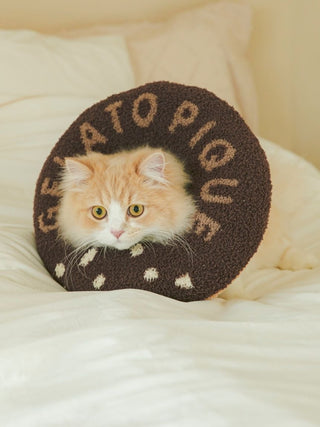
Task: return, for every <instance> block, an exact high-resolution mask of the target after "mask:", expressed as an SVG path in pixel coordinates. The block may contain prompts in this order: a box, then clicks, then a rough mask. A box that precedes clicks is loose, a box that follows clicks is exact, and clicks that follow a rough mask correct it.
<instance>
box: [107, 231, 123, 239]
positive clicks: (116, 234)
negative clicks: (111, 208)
mask: <svg viewBox="0 0 320 427" xmlns="http://www.w3.org/2000/svg"><path fill="white" fill-rule="evenodd" d="M110 231H111V233H112V234H113V235H114V236H115V237H116V238H117V239H119V237H120V236H121V235H122V234H123V233H124V230H110Z"/></svg>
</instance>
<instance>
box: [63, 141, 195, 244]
mask: <svg viewBox="0 0 320 427" xmlns="http://www.w3.org/2000/svg"><path fill="white" fill-rule="evenodd" d="M189 183H190V177H189V176H188V175H187V174H186V172H185V171H184V167H183V164H182V163H181V162H180V161H179V160H178V159H177V158H176V157H175V156H174V155H173V154H171V153H169V152H166V151H165V150H162V149H155V148H150V147H142V148H138V149H134V150H130V151H121V152H118V153H115V154H109V155H107V154H101V153H97V152H90V153H88V154H86V155H83V156H78V157H69V158H66V159H65V165H64V168H63V170H62V174H61V180H60V191H61V194H62V197H61V201H60V206H59V211H58V214H57V221H58V229H59V235H60V237H61V238H62V239H63V240H64V241H66V242H67V243H69V244H71V245H72V246H73V247H74V248H76V249H80V248H83V247H89V246H97V247H109V248H115V249H118V250H125V249H129V248H130V247H132V246H134V245H135V244H137V243H138V242H145V241H152V242H159V243H162V244H166V243H168V242H172V241H179V239H180V242H181V239H182V236H183V234H184V233H185V232H187V231H188V230H190V228H191V227H192V223H193V217H194V214H195V209H196V207H195V203H194V200H193V197H192V196H191V195H190V194H188V193H187V191H186V186H187V184H189Z"/></svg>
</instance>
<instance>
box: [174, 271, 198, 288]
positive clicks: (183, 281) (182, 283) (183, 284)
mask: <svg viewBox="0 0 320 427" xmlns="http://www.w3.org/2000/svg"><path fill="white" fill-rule="evenodd" d="M174 284H175V285H176V286H178V287H179V288H184V289H192V288H193V287H194V286H193V284H192V282H191V279H190V276H189V274H188V273H187V274H184V275H183V276H180V277H178V278H177V279H176V281H175V283H174Z"/></svg>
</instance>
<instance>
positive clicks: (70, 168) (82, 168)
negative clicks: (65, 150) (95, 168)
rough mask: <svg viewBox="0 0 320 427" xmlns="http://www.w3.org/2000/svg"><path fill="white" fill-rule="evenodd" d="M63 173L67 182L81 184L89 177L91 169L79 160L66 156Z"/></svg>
mask: <svg viewBox="0 0 320 427" xmlns="http://www.w3.org/2000/svg"><path fill="white" fill-rule="evenodd" d="M63 175H64V176H63V178H64V181H65V182H67V183H68V184H71V185H72V184H82V183H84V182H86V181H87V180H88V179H89V178H90V176H91V175H92V171H91V169H90V168H89V167H88V166H87V165H85V164H84V163H82V162H81V161H80V160H78V159H74V158H70V157H66V159H65V166H64V174H63Z"/></svg>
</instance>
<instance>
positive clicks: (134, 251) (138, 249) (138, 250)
mask: <svg viewBox="0 0 320 427" xmlns="http://www.w3.org/2000/svg"><path fill="white" fill-rule="evenodd" d="M130 253H131V256H132V257H135V256H138V255H141V254H142V253H143V246H142V245H141V243H137V244H136V245H134V246H132V248H131V249H130Z"/></svg>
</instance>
